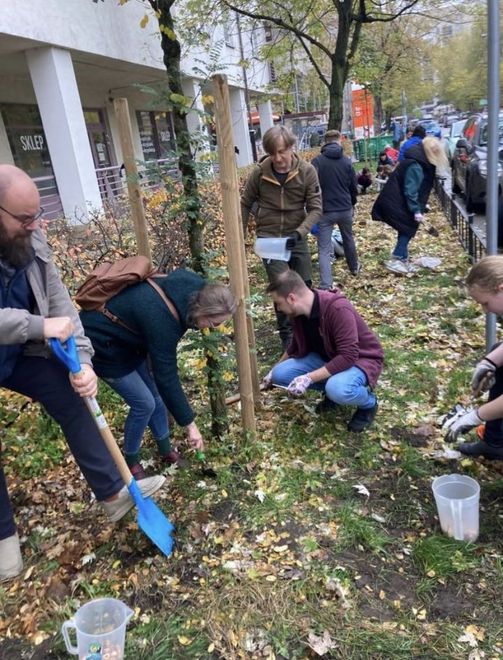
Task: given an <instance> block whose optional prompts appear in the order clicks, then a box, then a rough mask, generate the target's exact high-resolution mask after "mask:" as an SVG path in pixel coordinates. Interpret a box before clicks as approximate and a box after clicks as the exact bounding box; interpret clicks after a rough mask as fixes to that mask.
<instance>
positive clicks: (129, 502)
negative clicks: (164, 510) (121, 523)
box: [100, 474, 166, 522]
mask: <svg viewBox="0 0 503 660" xmlns="http://www.w3.org/2000/svg"><path fill="white" fill-rule="evenodd" d="M165 481H166V477H163V476H162V475H161V474H156V475H155V476H153V477H146V478H145V479H140V480H139V481H137V482H136V483H137V484H138V487H139V489H140V491H141V494H142V495H143V497H150V496H151V495H153V494H154V493H156V492H157V491H158V490H159V488H162V486H163V485H164V482H165ZM100 504H101V506H102V507H103V510H104V511H105V513H106V514H107V516H108V517H109V519H110V520H111V521H112V522H117V521H118V520H120V519H121V518H123V517H124V516H125V515H126V513H127V512H128V511H129V510H130V509H132V508H133V506H134V502H133V499H132V498H131V495H130V494H129V491H128V489H127V486H123V487H122V488H121V489H120V491H119V493H118V497H117V498H116V499H115V500H112V501H111V502H100Z"/></svg>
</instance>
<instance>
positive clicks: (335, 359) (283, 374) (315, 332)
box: [263, 270, 384, 433]
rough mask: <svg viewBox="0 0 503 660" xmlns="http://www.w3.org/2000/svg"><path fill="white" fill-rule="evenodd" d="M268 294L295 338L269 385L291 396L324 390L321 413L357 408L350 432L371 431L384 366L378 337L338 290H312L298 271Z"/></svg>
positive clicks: (287, 275) (276, 283)
mask: <svg viewBox="0 0 503 660" xmlns="http://www.w3.org/2000/svg"><path fill="white" fill-rule="evenodd" d="M267 291H268V292H269V293H270V294H271V295H272V299H273V302H274V303H275V304H276V305H277V307H278V309H279V310H281V311H282V312H283V313H284V314H287V315H288V316H289V317H290V319H291V321H292V326H293V338H292V341H291V343H290V345H289V346H288V348H287V349H286V351H285V353H284V354H283V356H282V357H281V359H280V361H279V362H278V363H277V364H276V365H275V366H274V367H273V368H272V369H271V371H270V372H269V373H268V374H267V376H266V377H265V378H264V381H263V383H264V385H265V386H266V387H270V386H272V385H279V386H282V387H286V388H287V390H288V392H289V393H290V394H291V395H292V396H301V395H303V394H304V393H305V392H306V390H307V389H309V388H312V389H316V390H320V391H324V392H325V398H324V400H323V401H321V402H320V404H318V406H317V411H318V412H322V411H324V410H327V409H328V408H330V407H334V406H335V405H346V406H356V411H355V413H354V415H353V417H352V418H351V420H350V422H349V423H348V429H349V430H350V431H353V432H355V433H360V432H361V431H363V430H365V429H366V428H368V427H369V426H370V425H371V423H372V421H373V420H374V417H375V416H376V413H377V397H376V395H375V394H374V392H373V390H374V388H375V386H376V383H377V379H378V378H379V374H380V373H381V371H382V367H383V362H384V353H383V350H382V347H381V344H380V342H379V339H378V338H377V336H376V335H375V334H374V333H373V332H372V330H370V328H369V327H368V326H367V324H366V323H365V321H364V320H363V319H362V317H361V316H360V315H359V314H358V312H357V311H356V310H355V308H354V307H353V305H352V304H351V303H350V302H349V300H348V299H347V298H346V297H345V296H344V295H343V294H342V293H341V292H340V291H339V290H337V289H333V290H331V291H324V290H321V289H310V288H309V287H307V286H306V284H305V283H304V281H303V280H302V278H301V277H300V276H299V275H298V274H297V273H296V272H295V271H293V270H288V271H284V272H283V273H281V274H280V275H278V276H277V278H276V279H275V280H274V282H273V283H272V284H270V285H269V287H268V289H267Z"/></svg>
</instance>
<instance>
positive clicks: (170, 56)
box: [150, 0, 227, 437]
mask: <svg viewBox="0 0 503 660" xmlns="http://www.w3.org/2000/svg"><path fill="white" fill-rule="evenodd" d="M150 4H151V6H152V8H153V9H154V11H156V12H157V15H158V19H159V25H160V26H161V28H162V29H161V47H162V52H163V61H164V66H165V67H166V73H167V76H168V87H169V90H170V92H171V93H172V94H177V95H180V96H183V95H184V94H183V87H182V76H181V72H180V55H181V49H180V42H179V41H178V39H176V38H174V34H175V30H174V23H173V18H172V16H171V7H172V5H173V0H150ZM166 29H168V33H169V34H166ZM171 103H172V104H173V112H172V115H173V127H174V130H175V136H176V146H177V154H178V167H179V169H180V172H181V174H182V185H183V191H184V197H185V212H186V215H187V222H188V227H187V229H188V233H189V246H190V254H191V257H192V267H193V268H194V270H195V271H197V272H199V273H201V274H202V275H206V272H205V271H206V269H205V262H204V257H203V251H204V233H203V231H204V224H203V220H202V215H201V199H200V197H199V192H198V185H197V173H196V166H195V162H194V158H193V154H192V149H191V145H190V133H189V128H188V125H187V108H186V107H185V106H183V105H180V103H177V102H173V101H172V100H171ZM203 343H204V345H205V352H206V360H207V364H208V392H209V397H210V407H211V417H212V433H213V434H214V435H215V436H217V437H219V436H221V435H222V434H223V433H224V432H225V430H226V427H227V424H226V417H227V407H226V405H225V383H224V381H223V380H222V378H221V377H220V371H221V365H220V358H219V354H218V351H215V350H212V347H211V341H208V342H205V341H204V336H203Z"/></svg>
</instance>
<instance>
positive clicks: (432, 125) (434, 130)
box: [417, 119, 442, 138]
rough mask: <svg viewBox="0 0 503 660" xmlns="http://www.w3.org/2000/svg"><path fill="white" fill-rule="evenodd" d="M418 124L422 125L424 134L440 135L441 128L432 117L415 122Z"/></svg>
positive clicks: (439, 136)
mask: <svg viewBox="0 0 503 660" xmlns="http://www.w3.org/2000/svg"><path fill="white" fill-rule="evenodd" d="M417 123H418V124H419V125H420V126H424V130H425V131H426V135H433V136H434V137H438V138H441V137H442V129H441V128H440V126H439V125H438V123H437V122H436V121H435V120H434V119H420V120H419V121H418V122H417Z"/></svg>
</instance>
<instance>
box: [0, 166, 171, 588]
mask: <svg viewBox="0 0 503 660" xmlns="http://www.w3.org/2000/svg"><path fill="white" fill-rule="evenodd" d="M42 215H43V209H42V208H41V206H40V196H39V193H38V190H37V187H36V185H35V184H34V182H33V181H32V180H31V179H30V177H29V176H28V175H26V174H25V173H24V172H23V171H22V170H20V169H19V168H17V167H14V166H13V165H6V164H0V388H6V389H8V390H12V391H14V392H18V393H20V394H23V395H25V396H27V397H29V398H31V399H33V400H34V401H37V402H39V403H40V404H41V405H42V406H43V407H44V408H45V410H46V411H47V413H48V414H49V415H50V416H51V417H52V418H53V419H54V420H55V421H56V422H57V423H58V424H59V425H60V426H61V429H62V431H63V433H64V435H65V438H66V440H67V442H68V445H69V447H70V450H71V452H72V454H73V455H74V457H75V460H76V461H77V464H78V465H79V468H80V469H81V471H82V473H83V474H84V477H85V478H86V480H87V482H88V484H89V486H90V487H91V489H92V491H93V492H94V494H95V496H96V499H97V500H98V501H99V502H100V504H101V505H102V507H103V509H104V510H105V513H106V514H107V515H108V518H109V519H110V520H111V521H113V522H115V521H117V520H119V519H120V518H122V517H123V516H124V515H125V514H126V513H127V512H128V511H129V510H130V509H131V508H132V506H133V501H132V499H131V497H130V496H129V493H128V490H127V488H126V486H124V484H123V482H122V479H121V477H120V475H119V473H118V471H117V468H116V467H115V464H114V462H113V460H112V457H111V455H110V454H109V452H108V450H107V448H106V446H105V444H104V442H103V440H102V438H101V436H100V434H99V431H98V429H97V428H96V425H95V423H94V421H93V419H92V417H91V415H90V413H89V411H88V409H87V408H86V406H85V403H84V399H83V397H87V396H95V394H96V391H97V378H96V375H95V373H94V371H93V368H92V365H91V358H92V355H93V350H92V347H91V343H90V342H89V340H88V339H87V338H86V337H85V336H84V332H83V329H82V325H81V323H80V320H79V316H78V314H77V312H76V310H75V308H74V306H73V304H72V301H71V299H70V296H69V294H68V291H67V290H66V288H65V286H64V285H63V283H62V281H61V279H60V276H59V274H58V272H57V270H56V267H55V265H54V263H53V260H52V257H51V251H50V249H49V247H48V245H47V242H46V240H45V236H44V234H43V232H42V231H41V229H40V227H39V224H40V219H41V218H42ZM72 334H73V335H74V336H75V340H76V344H77V347H78V352H79V358H80V362H81V364H82V370H81V372H80V373H79V374H77V375H75V376H73V375H72V376H70V377H69V376H68V371H67V369H66V367H65V366H63V365H62V364H61V363H60V362H59V361H57V360H56V359H55V358H54V357H53V356H52V355H51V352H50V350H49V348H48V346H47V340H48V339H49V338H50V337H55V338H57V339H59V340H61V341H65V340H66V339H68V337H70V335H72ZM1 449H2V448H1V446H0V452H1ZM0 457H1V453H0ZM164 481H165V479H164V477H162V476H153V477H150V478H148V479H143V480H142V481H141V483H139V487H140V489H141V491H142V493H143V495H144V496H150V495H153V493H155V492H156V491H157V490H159V488H160V487H161V486H162V485H163V483H164ZM22 570H23V560H22V557H21V549H20V543H19V537H18V534H17V531H16V525H15V522H14V515H13V510H12V507H11V503H10V499H9V493H8V490H7V483H6V479H5V474H4V471H3V468H2V465H1V463H0V582H3V581H7V580H10V579H12V578H15V577H16V576H17V575H19V574H20V573H21V571H22Z"/></svg>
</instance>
